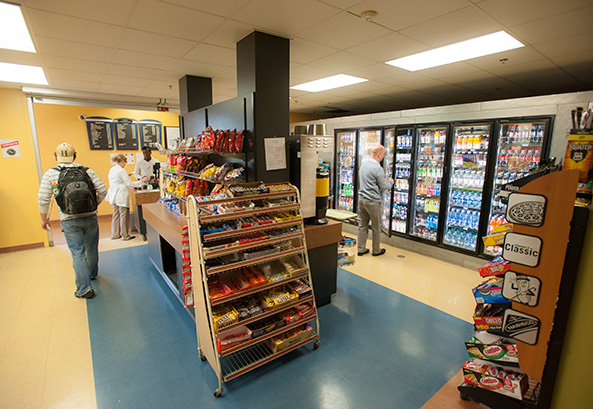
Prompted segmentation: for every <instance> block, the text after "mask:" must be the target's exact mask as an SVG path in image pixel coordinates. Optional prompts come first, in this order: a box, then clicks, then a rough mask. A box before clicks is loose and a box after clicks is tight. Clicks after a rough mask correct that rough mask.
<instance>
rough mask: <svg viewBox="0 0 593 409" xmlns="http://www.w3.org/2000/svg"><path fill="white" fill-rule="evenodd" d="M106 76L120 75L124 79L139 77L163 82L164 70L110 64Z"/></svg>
mask: <svg viewBox="0 0 593 409" xmlns="http://www.w3.org/2000/svg"><path fill="white" fill-rule="evenodd" d="M106 74H110V75H118V76H123V77H138V78H146V79H153V80H163V75H164V74H165V71H164V70H156V69H152V68H141V67H133V66H130V65H121V64H110V65H109V67H107V72H106Z"/></svg>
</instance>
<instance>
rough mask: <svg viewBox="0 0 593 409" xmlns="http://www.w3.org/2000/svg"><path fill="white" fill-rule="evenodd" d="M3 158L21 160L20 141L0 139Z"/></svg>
mask: <svg viewBox="0 0 593 409" xmlns="http://www.w3.org/2000/svg"><path fill="white" fill-rule="evenodd" d="M0 147H1V148H2V156H3V157H5V158H20V157H21V146H20V145H19V141H18V139H0Z"/></svg>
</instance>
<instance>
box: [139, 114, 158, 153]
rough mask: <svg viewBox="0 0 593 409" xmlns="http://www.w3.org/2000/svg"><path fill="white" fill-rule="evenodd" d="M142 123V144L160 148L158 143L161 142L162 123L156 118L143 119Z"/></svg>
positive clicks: (142, 145)
mask: <svg viewBox="0 0 593 409" xmlns="http://www.w3.org/2000/svg"><path fill="white" fill-rule="evenodd" d="M139 123H140V146H141V147H145V146H150V148H151V149H153V150H154V149H158V148H157V146H156V144H157V143H161V132H162V125H161V122H160V121H157V120H154V119H143V120H141V121H139Z"/></svg>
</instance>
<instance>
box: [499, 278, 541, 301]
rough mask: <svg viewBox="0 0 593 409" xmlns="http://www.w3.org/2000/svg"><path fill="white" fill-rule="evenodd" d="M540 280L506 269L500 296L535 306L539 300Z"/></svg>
mask: <svg viewBox="0 0 593 409" xmlns="http://www.w3.org/2000/svg"><path fill="white" fill-rule="evenodd" d="M541 285H542V282H541V280H540V279H539V278H537V277H533V276H530V275H527V274H520V273H516V272H514V271H507V272H506V273H505V275H504V282H503V283H502V296H503V297H504V298H506V299H507V300H511V301H514V302H518V303H521V304H525V305H529V306H530V307H535V306H536V305H537V303H538V301H539V294H540V288H541Z"/></svg>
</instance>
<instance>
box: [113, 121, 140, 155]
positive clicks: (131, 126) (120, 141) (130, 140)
mask: <svg viewBox="0 0 593 409" xmlns="http://www.w3.org/2000/svg"><path fill="white" fill-rule="evenodd" d="M113 124H114V133H115V141H116V144H117V149H118V150H126V151H135V150H137V149H138V123H137V122H136V121H135V120H133V119H129V118H116V119H114V120H113Z"/></svg>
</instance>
